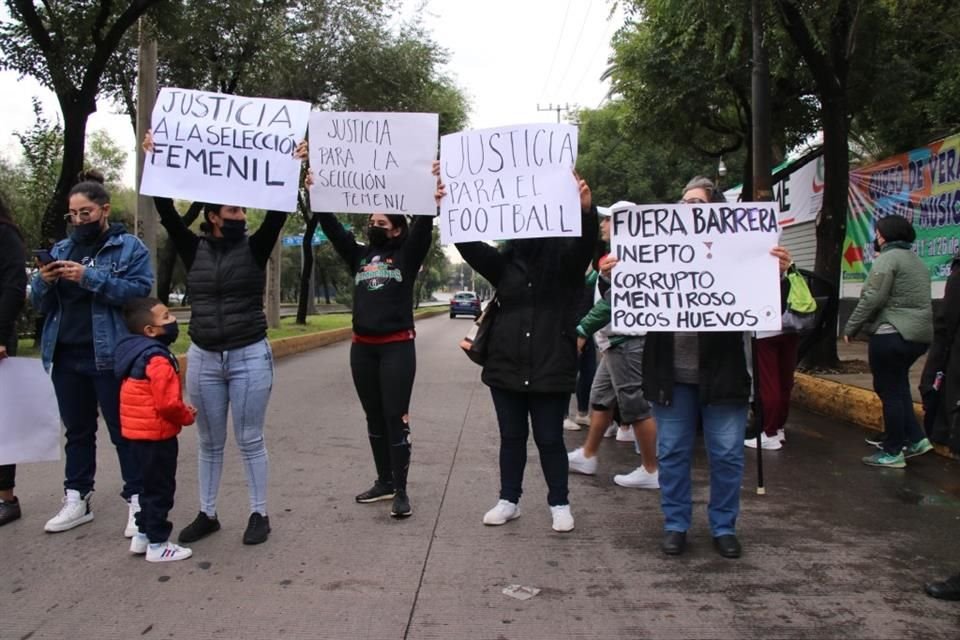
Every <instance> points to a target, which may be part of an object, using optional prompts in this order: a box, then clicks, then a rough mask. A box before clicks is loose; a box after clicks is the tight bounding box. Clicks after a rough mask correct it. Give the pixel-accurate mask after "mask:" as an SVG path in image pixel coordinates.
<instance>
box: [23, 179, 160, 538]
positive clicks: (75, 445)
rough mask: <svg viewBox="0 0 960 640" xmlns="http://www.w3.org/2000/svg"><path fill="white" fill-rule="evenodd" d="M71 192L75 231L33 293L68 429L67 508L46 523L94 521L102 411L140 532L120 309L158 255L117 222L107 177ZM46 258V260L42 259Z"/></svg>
mask: <svg viewBox="0 0 960 640" xmlns="http://www.w3.org/2000/svg"><path fill="white" fill-rule="evenodd" d="M78 179H79V181H78V183H77V185H76V186H74V187H73V189H71V190H70V194H69V205H68V206H69V209H68V212H67V215H66V218H67V221H68V222H69V223H70V225H71V232H70V235H69V236H68V237H67V238H66V239H64V240H61V241H60V242H58V243H57V244H55V245H54V246H53V248H52V249H51V250H50V256H49V257H51V258H53V261H51V262H48V263H47V264H41V266H40V271H39V273H37V274H36V275H35V276H34V277H33V281H32V283H31V289H30V300H31V302H32V304H33V307H34V308H35V309H36V310H37V311H38V312H39V313H41V314H43V315H44V323H43V336H42V338H41V340H40V355H41V358H42V359H43V366H44V368H45V369H46V370H47V371H50V372H51V378H52V379H53V388H54V392H55V393H56V396H57V404H58V406H59V409H60V418H61V420H62V421H63V424H64V426H65V428H66V436H67V443H66V446H65V447H64V452H65V454H66V455H65V457H66V464H65V474H64V475H65V479H64V483H63V486H64V498H63V506H62V507H61V509H60V511H59V512H58V513H57V514H56V515H55V516H53V517H52V518H50V520H48V521H47V523H46V525H45V526H44V530H46V531H47V532H49V533H56V532H60V531H67V530H69V529H73V528H74V527H77V526H79V525H81V524H84V523H87V522H90V521H91V520H93V511H92V509H91V506H90V497H91V494H92V492H93V488H94V475H95V473H96V469H97V411H98V409H99V412H100V414H101V415H102V416H103V419H104V422H106V423H107V430H108V431H109V432H110V441H111V442H113V445H114V446H115V447H116V449H117V457H118V458H119V460H120V475H121V476H122V477H123V490H122V491H121V494H120V495H121V496H122V497H123V499H124V500H126V501H127V506H128V512H127V522H126V527H125V528H124V535H125V536H126V537H128V538H130V537H132V536H133V535H134V534H135V533H136V532H137V526H136V523H135V521H134V514H135V513H136V512H137V511H138V510H139V495H140V488H141V485H142V478H141V475H140V470H139V466H138V465H137V463H136V459H135V458H134V455H133V452H132V451H131V450H130V446H129V442H128V441H127V440H125V439H124V438H123V437H122V436H121V435H120V380H118V379H117V378H116V376H115V375H114V373H113V364H114V363H113V353H114V350H115V348H116V344H117V339H118V338H119V337H120V336H122V335H125V334H126V327H125V325H124V321H123V317H122V314H121V309H122V308H123V305H124V303H125V302H126V301H127V300H129V299H130V298H139V297H142V296H146V295H149V293H150V288H151V286H152V285H153V271H152V270H151V268H150V254H149V252H148V251H147V248H146V247H145V246H144V244H143V243H142V242H141V241H140V240H139V239H138V238H137V237H136V236H134V235H131V234H129V233H127V231H126V229H125V228H124V226H123V225H122V224H120V223H112V224H111V222H110V194H109V193H108V192H107V190H106V189H105V188H104V186H103V176H102V175H100V173H99V172H96V171H85V172H81V174H80V175H79V176H78ZM41 257H46V256H38V262H41Z"/></svg>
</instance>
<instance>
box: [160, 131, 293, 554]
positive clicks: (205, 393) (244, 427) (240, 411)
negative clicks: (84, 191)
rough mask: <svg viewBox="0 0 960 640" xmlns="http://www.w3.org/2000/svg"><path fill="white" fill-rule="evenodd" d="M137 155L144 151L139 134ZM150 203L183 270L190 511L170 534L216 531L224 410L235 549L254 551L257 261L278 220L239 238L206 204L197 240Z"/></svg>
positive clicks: (260, 391) (237, 226) (266, 380)
mask: <svg viewBox="0 0 960 640" xmlns="http://www.w3.org/2000/svg"><path fill="white" fill-rule="evenodd" d="M143 146H144V149H145V150H146V151H147V152H148V153H149V152H152V151H153V140H152V138H151V136H150V134H149V133H148V134H147V138H146V139H145V140H144V144H143ZM154 202H155V203H156V205H157V211H159V213H160V222H161V224H163V226H164V228H165V229H166V230H167V233H168V234H170V241H171V242H173V244H174V246H175V247H176V249H177V254H178V255H179V256H180V259H181V260H183V264H184V266H185V267H186V270H187V289H188V291H189V293H190V300H191V307H190V339H191V340H192V342H193V344H191V345H190V348H189V350H188V351H187V392H188V393H189V394H190V401H191V403H192V404H193V405H194V406H195V407H196V408H197V439H198V445H199V446H198V451H197V454H198V464H199V474H198V475H199V483H200V511H199V512H198V513H197V517H196V518H195V519H194V520H193V522H192V523H190V524H189V525H187V526H186V527H185V528H184V529H183V531H181V532H180V536H179V541H180V542H182V543H191V542H196V541H197V540H200V539H201V538H204V537H206V536H208V535H210V534H211V533H214V532H215V531H218V530H219V529H220V520H219V519H218V518H217V494H218V493H219V490H220V476H221V474H222V471H223V448H224V444H225V443H226V439H227V411H228V409H231V410H232V411H231V413H232V415H233V433H234V438H235V440H236V441H237V446H238V447H239V448H240V455H241V457H242V458H243V466H244V473H245V474H246V478H247V491H248V493H249V500H250V517H249V519H248V520H247V528H246V530H245V531H244V533H243V543H244V544H260V543H262V542H266V540H267V536H268V535H269V534H270V518H269V517H268V516H267V476H268V465H267V447H266V443H265V442H264V438H263V426H264V421H265V419H266V413H267V403H268V402H269V400H270V391H271V389H272V388H273V353H272V352H271V351H270V343H269V342H268V341H267V318H266V315H265V314H264V312H263V292H264V289H265V288H266V267H267V260H269V258H270V254H271V253H272V252H273V247H274V245H275V244H276V243H277V238H279V236H280V232H281V231H283V225H284V223H285V222H286V220H287V214H286V213H283V212H280V211H269V212H267V216H266V218H265V219H264V221H263V223H262V224H261V225H260V228H259V229H257V230H256V231H255V232H253V233H251V234H249V235H248V234H247V215H246V209H244V208H243V207H238V206H233V205H225V204H209V203H208V204H204V205H203V217H204V223H203V224H202V225H201V226H200V230H201V234H200V235H197V234H195V233H194V232H193V231H191V230H190V229H189V228H188V227H187V226H186V225H185V224H184V223H183V220H182V219H181V217H180V214H178V213H177V211H176V209H175V208H174V206H173V201H172V200H171V199H169V198H154Z"/></svg>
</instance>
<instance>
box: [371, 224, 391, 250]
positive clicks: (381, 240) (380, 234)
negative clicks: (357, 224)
mask: <svg viewBox="0 0 960 640" xmlns="http://www.w3.org/2000/svg"><path fill="white" fill-rule="evenodd" d="M387 240H389V238H388V237H387V230H386V229H384V228H383V227H367V241H368V242H369V243H370V246H371V247H382V246H383V245H385V244H387Z"/></svg>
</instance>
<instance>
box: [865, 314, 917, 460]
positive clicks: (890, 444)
mask: <svg viewBox="0 0 960 640" xmlns="http://www.w3.org/2000/svg"><path fill="white" fill-rule="evenodd" d="M927 346H928V345H925V344H923V343H920V342H911V341H909V340H904V339H903V336H901V335H900V334H899V333H878V334H875V335H872V336H870V345H869V347H868V350H867V355H868V358H869V360H870V371H871V372H872V373H873V390H874V391H876V392H877V395H878V396H879V397H880V403H881V404H882V405H883V429H884V434H885V435H884V439H883V450H884V451H886V452H887V453H889V454H890V455H897V454H899V453H900V451H901V450H902V449H903V447H904V446H905V445H908V444H916V443H917V442H920V441H921V440H923V439H924V438H925V437H926V434H924V432H923V429H921V428H920V423H919V422H917V416H916V414H915V413H914V412H913V396H912V395H911V393H910V367H911V366H913V363H914V362H916V361H917V358H919V357H920V356H922V355H923V354H924V352H926V350H927Z"/></svg>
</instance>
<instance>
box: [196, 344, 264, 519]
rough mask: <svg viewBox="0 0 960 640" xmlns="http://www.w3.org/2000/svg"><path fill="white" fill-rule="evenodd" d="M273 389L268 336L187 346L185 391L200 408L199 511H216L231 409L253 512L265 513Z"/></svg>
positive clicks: (198, 419)
mask: <svg viewBox="0 0 960 640" xmlns="http://www.w3.org/2000/svg"><path fill="white" fill-rule="evenodd" d="M272 388H273V352H271V350H270V343H269V342H267V341H266V340H265V339H264V340H260V341H259V342H255V343H253V344H251V345H247V346H246V347H240V348H238V349H230V350H229V351H206V350H205V349H201V348H200V347H198V346H196V345H191V346H190V349H189V350H188V351H187V392H188V394H189V395H190V401H191V402H192V403H193V406H195V407H196V408H197V441H198V445H199V446H198V450H197V458H198V463H199V474H198V478H199V483H200V510H201V511H203V512H204V513H205V514H207V515H208V516H214V515H216V513H217V493H218V492H219V490H220V476H221V475H222V474H223V447H224V445H225V444H226V441H227V409H228V408H232V412H231V413H232V415H233V436H234V439H235V440H236V441H237V446H238V447H239V448H240V456H241V457H242V458H243V465H244V472H245V473H246V476H247V490H248V492H249V494H250V511H251V513H252V512H258V513H261V514H263V515H266V514H267V471H268V469H267V445H266V443H265V442H264V440H263V424H264V421H265V418H266V414H267V403H268V402H269V400H270V391H271V389H272Z"/></svg>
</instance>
